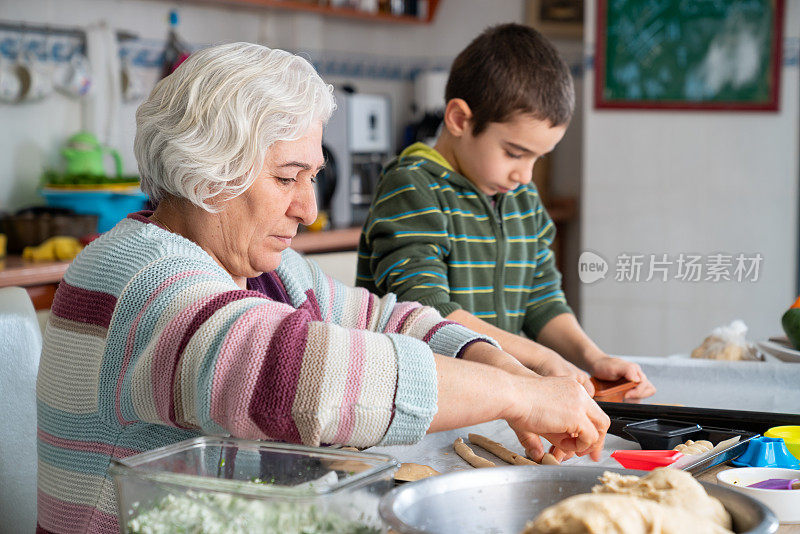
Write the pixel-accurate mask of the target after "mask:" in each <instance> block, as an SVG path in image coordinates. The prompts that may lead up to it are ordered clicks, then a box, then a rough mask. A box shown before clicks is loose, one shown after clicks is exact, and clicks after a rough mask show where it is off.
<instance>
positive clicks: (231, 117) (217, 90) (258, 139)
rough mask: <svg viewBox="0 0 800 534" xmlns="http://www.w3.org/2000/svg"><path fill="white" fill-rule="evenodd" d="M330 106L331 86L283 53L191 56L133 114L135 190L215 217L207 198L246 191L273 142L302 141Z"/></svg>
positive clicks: (229, 50) (223, 48) (242, 49)
mask: <svg viewBox="0 0 800 534" xmlns="http://www.w3.org/2000/svg"><path fill="white" fill-rule="evenodd" d="M335 107H336V104H335V103H334V100H333V87H332V86H330V85H328V84H326V83H325V82H323V81H322V78H320V77H319V75H318V74H317V72H316V71H315V70H314V67H312V66H311V64H310V63H309V62H308V61H306V60H305V59H303V58H301V57H299V56H296V55H293V54H290V53H289V52H285V51H283V50H273V49H269V48H267V47H265V46H261V45H256V44H251V43H230V44H224V45H219V46H213V47H211V48H206V49H203V50H199V51H197V52H194V53H193V54H192V55H190V56H189V58H188V59H186V61H184V62H183V63H182V64H181V66H180V67H178V68H177V69H176V70H175V72H173V73H172V74H170V75H169V76H167V77H166V78H164V79H163V80H161V81H160V82H158V84H156V86H155V88H154V89H153V91H152V92H151V93H150V96H149V97H148V98H147V100H145V101H144V102H143V103H142V105H141V106H139V109H137V110H136V139H135V141H134V152H135V153H136V161H137V163H138V164H139V174H140V175H141V187H142V190H143V191H144V192H145V193H146V194H147V195H148V196H149V197H150V199H151V200H152V201H153V202H156V203H157V202H159V201H161V200H163V199H164V198H165V197H166V196H174V197H178V198H183V199H186V200H188V201H190V202H191V203H193V204H195V205H196V206H199V207H201V208H203V209H205V210H207V211H218V209H216V208H214V207H213V206H212V205H210V204H209V203H208V201H209V199H212V198H214V197H216V196H218V195H220V194H224V195H225V197H223V198H225V199H227V198H232V197H235V196H237V195H240V194H241V193H243V192H244V191H246V190H247V189H248V188H249V187H250V186H251V185H252V183H253V181H254V180H255V179H256V177H257V176H258V175H259V173H260V172H261V169H262V166H263V164H264V161H265V158H266V155H267V151H268V150H269V149H270V147H271V146H272V145H273V144H274V143H275V142H276V141H291V140H294V139H298V138H300V137H302V136H303V135H304V134H305V133H306V132H307V131H308V129H309V127H310V126H312V125H313V124H316V123H318V122H321V123H323V124H324V123H326V122H327V121H328V119H329V118H330V116H331V113H332V112H333V110H334V109H335Z"/></svg>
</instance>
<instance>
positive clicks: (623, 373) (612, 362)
mask: <svg viewBox="0 0 800 534" xmlns="http://www.w3.org/2000/svg"><path fill="white" fill-rule="evenodd" d="M592 375H593V376H594V377H595V378H599V379H601V380H611V381H613V380H619V379H620V378H625V379H627V380H630V381H632V382H638V385H637V386H636V387H635V388H633V389H631V390H630V391H628V392H627V393H625V399H643V398H645V397H649V396H650V395H652V394H653V393H655V392H656V388H655V386H653V384H651V383H650V381H649V380H648V379H647V376H645V374H644V371H642V368H641V367H639V365H638V364H636V363H633V362H629V361H626V360H623V359H621V358H612V357H610V356H603V357H600V358H598V359H596V360H595V361H594V362H593V363H592Z"/></svg>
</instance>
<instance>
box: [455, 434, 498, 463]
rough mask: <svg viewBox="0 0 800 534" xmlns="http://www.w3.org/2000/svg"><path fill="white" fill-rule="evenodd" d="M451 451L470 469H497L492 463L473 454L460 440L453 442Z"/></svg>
mask: <svg viewBox="0 0 800 534" xmlns="http://www.w3.org/2000/svg"><path fill="white" fill-rule="evenodd" d="M453 449H455V451H456V454H458V455H459V456H461V457H462V458H463V459H464V460H465V461H466V462H467V463H468V464H469V465H471V466H472V467H497V466H496V465H495V463H494V462H490V461H489V460H487V459H486V458H481V457H480V456H478V455H477V454H475V453H474V452H473V451H472V449H470V448H469V446H468V445H467V444H466V443H464V440H463V439H461V438H458V439H457V440H455V441H454V442H453Z"/></svg>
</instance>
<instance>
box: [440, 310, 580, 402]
mask: <svg viewBox="0 0 800 534" xmlns="http://www.w3.org/2000/svg"><path fill="white" fill-rule="evenodd" d="M447 319H449V320H451V321H457V322H459V323H461V324H463V325H464V326H466V327H467V328H469V329H470V330H472V331H474V332H478V333H481V334H484V335H486V336H490V337H492V338H494V339H495V341H497V342H498V343H499V344H500V346H501V347H502V348H503V350H504V351H506V352H507V353H509V354H511V355H512V356H514V357H515V358H516V359H517V360H519V362H520V363H521V364H522V365H524V366H525V367H527V368H528V369H532V370H533V371H536V372H537V373H539V374H541V375H545V376H568V377H573V378H575V379H576V380H577V381H578V382H580V384H581V385H582V386H583V387H584V388H586V391H587V392H588V393H589V395H594V386H592V383H591V381H590V380H589V375H588V374H586V373H585V372H583V371H581V370H580V369H578V368H577V367H576V366H574V365H572V364H571V363H569V362H568V361H566V360H565V359H564V358H562V357H561V356H559V355H558V354H557V353H556V352H553V351H552V350H550V349H549V348H547V347H545V346H543V345H540V344H539V343H536V342H535V341H532V340H530V339H527V338H525V337H522V336H519V335H516V334H512V333H510V332H506V331H505V330H503V329H501V328H497V327H496V326H494V325H493V324H490V323H487V322H486V321H484V320H483V319H480V318H478V317H475V316H474V315H472V314H471V313H469V312H468V311H466V310H463V309H462V310H456V311H454V312H452V313H451V314H450V315H448V316H447Z"/></svg>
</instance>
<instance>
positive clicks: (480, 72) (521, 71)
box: [445, 24, 575, 135]
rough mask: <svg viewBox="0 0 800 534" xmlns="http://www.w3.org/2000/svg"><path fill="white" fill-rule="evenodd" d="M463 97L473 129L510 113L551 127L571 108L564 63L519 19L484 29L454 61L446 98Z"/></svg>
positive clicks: (572, 98) (569, 78)
mask: <svg viewBox="0 0 800 534" xmlns="http://www.w3.org/2000/svg"><path fill="white" fill-rule="evenodd" d="M454 98H462V99H464V100H465V101H466V103H467V104H468V105H469V107H470V109H471V110H472V114H473V119H472V133H473V135H478V134H480V133H481V132H482V131H483V130H484V129H485V128H486V126H487V125H488V124H489V123H490V122H505V121H507V120H509V119H510V118H511V116H512V115H514V114H515V113H530V114H532V115H533V116H534V117H536V118H537V119H538V120H541V121H544V120H549V121H550V124H551V125H552V126H561V125H563V124H567V123H568V122H569V120H570V119H571V118H572V112H573V110H574V109H575V88H574V87H573V84H572V76H571V75H570V73H569V67H568V66H567V64H566V62H565V61H564V60H563V59H562V58H561V56H560V55H559V54H558V52H557V51H556V49H555V48H554V47H553V45H552V44H550V42H549V41H548V40H547V39H545V38H544V36H542V34H540V33H539V32H537V31H536V30H534V29H533V28H531V27H528V26H523V25H521V24H501V25H498V26H492V27H490V28H487V29H486V30H485V31H484V32H483V33H481V34H480V35H479V36H478V37H476V38H475V39H474V40H473V41H472V42H471V43H470V44H469V45H468V46H467V47H466V48H465V49H464V50H462V51H461V53H460V54H459V55H458V57H456V59H455V61H453V66H452V67H451V68H450V77H449V78H448V79H447V86H446V89H445V99H446V101H448V102H449V101H450V100H452V99H454Z"/></svg>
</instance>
